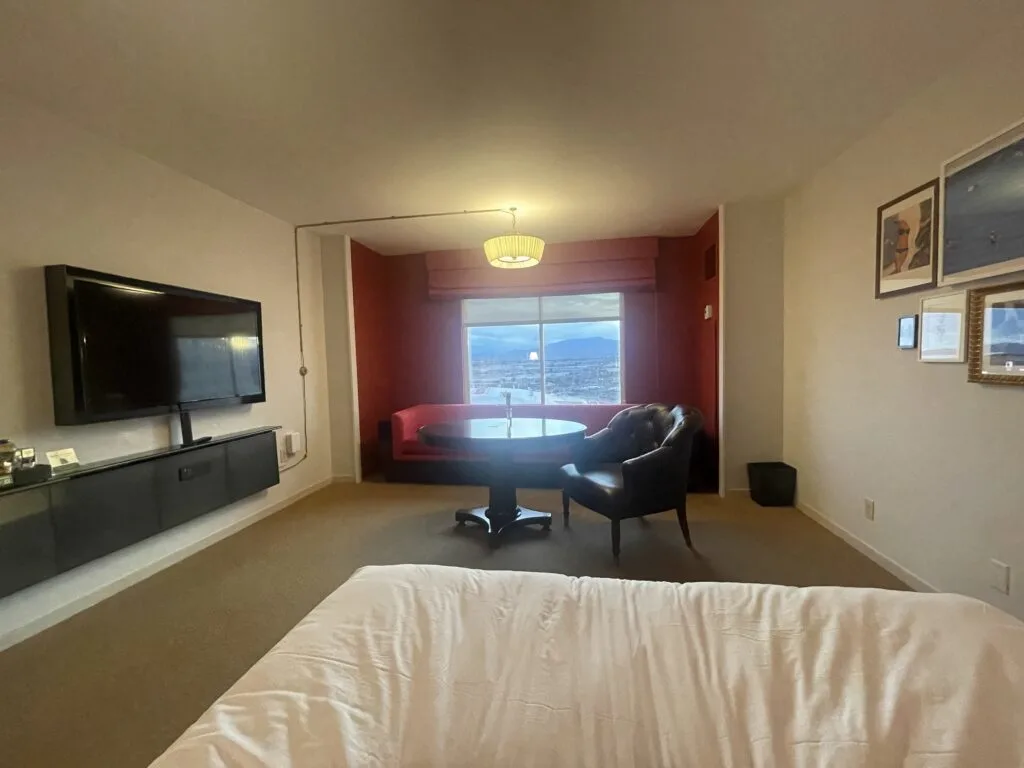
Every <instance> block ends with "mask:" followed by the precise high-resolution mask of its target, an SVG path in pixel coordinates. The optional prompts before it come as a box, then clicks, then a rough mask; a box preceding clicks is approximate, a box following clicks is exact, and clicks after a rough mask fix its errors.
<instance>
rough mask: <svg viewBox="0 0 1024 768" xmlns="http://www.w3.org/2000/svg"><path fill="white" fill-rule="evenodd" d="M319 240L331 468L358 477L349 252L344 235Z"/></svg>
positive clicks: (343, 476)
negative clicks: (329, 416)
mask: <svg viewBox="0 0 1024 768" xmlns="http://www.w3.org/2000/svg"><path fill="white" fill-rule="evenodd" d="M321 241H322V243H323V248H322V251H323V278H324V287H323V293H324V323H325V326H326V327H325V334H326V338H327V381H328V390H329V393H330V413H331V456H332V471H333V473H334V478H335V479H336V480H344V481H351V480H356V479H359V476H360V472H359V468H358V467H357V466H356V461H357V459H358V457H359V450H358V446H359V436H358V435H357V434H356V433H355V431H354V430H355V429H356V424H357V420H356V418H355V414H356V412H357V410H358V409H357V407H356V402H355V394H354V393H355V386H354V382H355V378H354V376H355V359H354V356H353V351H354V344H353V338H352V329H353V322H352V254H351V250H350V241H349V239H348V237H346V236H339V235H333V236H329V237H323V238H321Z"/></svg>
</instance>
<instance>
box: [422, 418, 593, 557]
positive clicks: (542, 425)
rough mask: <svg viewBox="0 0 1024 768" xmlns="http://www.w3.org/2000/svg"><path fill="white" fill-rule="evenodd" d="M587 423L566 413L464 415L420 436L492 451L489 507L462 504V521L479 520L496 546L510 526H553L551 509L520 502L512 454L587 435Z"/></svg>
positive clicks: (557, 445) (464, 450)
mask: <svg viewBox="0 0 1024 768" xmlns="http://www.w3.org/2000/svg"><path fill="white" fill-rule="evenodd" d="M586 431H587V428H586V427H585V426H584V425H583V424H579V423H577V422H575V421H563V420H561V419H518V418H514V417H513V418H512V419H464V420H462V421H449V422H444V423H441V424H428V425H426V426H424V427H420V430H419V439H420V441H421V442H423V443H426V444H427V445H433V446H436V447H438V448H449V449H452V450H456V451H459V452H462V453H476V454H481V455H484V456H486V457H487V459H488V462H489V464H490V473H489V474H490V482H489V487H490V498H489V503H488V505H487V506H486V507H477V508H476V509H460V510H459V511H457V512H456V513H455V521H456V523H457V524H458V525H463V524H465V523H476V524H478V525H481V526H483V527H484V529H485V530H486V531H487V534H488V537H487V539H488V541H489V542H490V544H491V546H492V547H496V546H497V545H498V542H499V537H500V536H501V534H502V533H504V532H505V531H508V530H511V529H512V528H518V527H520V526H523V525H540V526H543V528H544V529H545V530H550V529H551V513H550V512H539V511H537V510H535V509H527V508H526V507H520V506H519V503H518V501H517V500H516V484H515V475H514V472H513V470H514V466H513V462H512V459H513V457H514V456H515V455H516V454H517V453H526V452H537V451H549V450H552V449H558V448H563V447H565V446H569V445H572V444H573V443H577V442H579V441H581V440H582V439H583V436H584V435H585V434H586Z"/></svg>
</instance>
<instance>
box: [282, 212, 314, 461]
mask: <svg viewBox="0 0 1024 768" xmlns="http://www.w3.org/2000/svg"><path fill="white" fill-rule="evenodd" d="M293 237H294V245H295V309H296V317H297V318H298V322H299V378H301V379H302V456H300V457H299V459H298V460H297V461H294V462H292V463H291V464H286V465H284V466H283V467H281V468H280V471H281V472H287V471H288V470H290V469H295V468H296V467H297V466H299V464H301V463H302V462H304V461H305V460H306V459H308V458H309V406H308V403H307V402H306V374H308V373H309V369H308V368H307V367H306V343H305V339H304V338H303V334H302V278H301V274H300V272H299V227H295V229H294V230H293Z"/></svg>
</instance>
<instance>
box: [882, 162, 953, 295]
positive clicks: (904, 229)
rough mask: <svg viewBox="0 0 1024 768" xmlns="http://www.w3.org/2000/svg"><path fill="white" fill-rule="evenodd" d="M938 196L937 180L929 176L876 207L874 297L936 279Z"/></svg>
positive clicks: (929, 285) (927, 284)
mask: <svg viewBox="0 0 1024 768" xmlns="http://www.w3.org/2000/svg"><path fill="white" fill-rule="evenodd" d="M938 198H939V180H938V179H932V180H931V181H929V182H928V183H927V184H922V185H921V186H920V187H917V188H916V189H912V190H910V191H909V192H907V193H906V194H904V195H900V196H899V197H897V198H896V199H895V200H890V201H889V202H888V203H886V204H885V205H881V206H879V207H878V221H877V225H876V232H875V298H876V299H884V298H886V297H888V296H898V295H900V294H902V293H909V292H911V291H920V290H923V289H925V288H932V287H934V286H935V285H936V283H937V282H938V276H939V263H938V258H937V256H936V254H937V252H938V230H937V227H936V225H935V215H936V212H937V211H938V203H939V199H938Z"/></svg>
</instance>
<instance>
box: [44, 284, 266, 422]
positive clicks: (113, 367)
mask: <svg viewBox="0 0 1024 768" xmlns="http://www.w3.org/2000/svg"><path fill="white" fill-rule="evenodd" d="M45 272H46V301H47V314H48V317H49V326H50V360H51V370H52V375H53V408H54V416H55V420H56V423H57V424H58V425H70V424H90V423H94V422H100V421H115V420H118V419H130V418H136V417H141V416H154V415H158V414H163V413H174V412H178V411H182V412H184V411H189V410H193V409H196V408H203V407H211V406H220V405H232V404H243V403H259V402H263V401H265V400H266V397H267V396H266V387H265V384H264V382H265V379H264V372H263V317H262V311H261V307H260V303H259V302H258V301H248V300H246V299H237V298H232V297H230V296H220V295H217V294H214V293H204V292H202V291H193V290H188V289H186V288H178V287H175V286H171V285H161V284H159V283H148V282H145V281H143V280H134V279H132V278H127V277H119V276H117V275H107V274H103V273H102V272H93V271H91V270H88V269H79V268H77V267H69V266H67V265H63V264H61V265H54V266H48V267H46V270H45Z"/></svg>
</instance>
